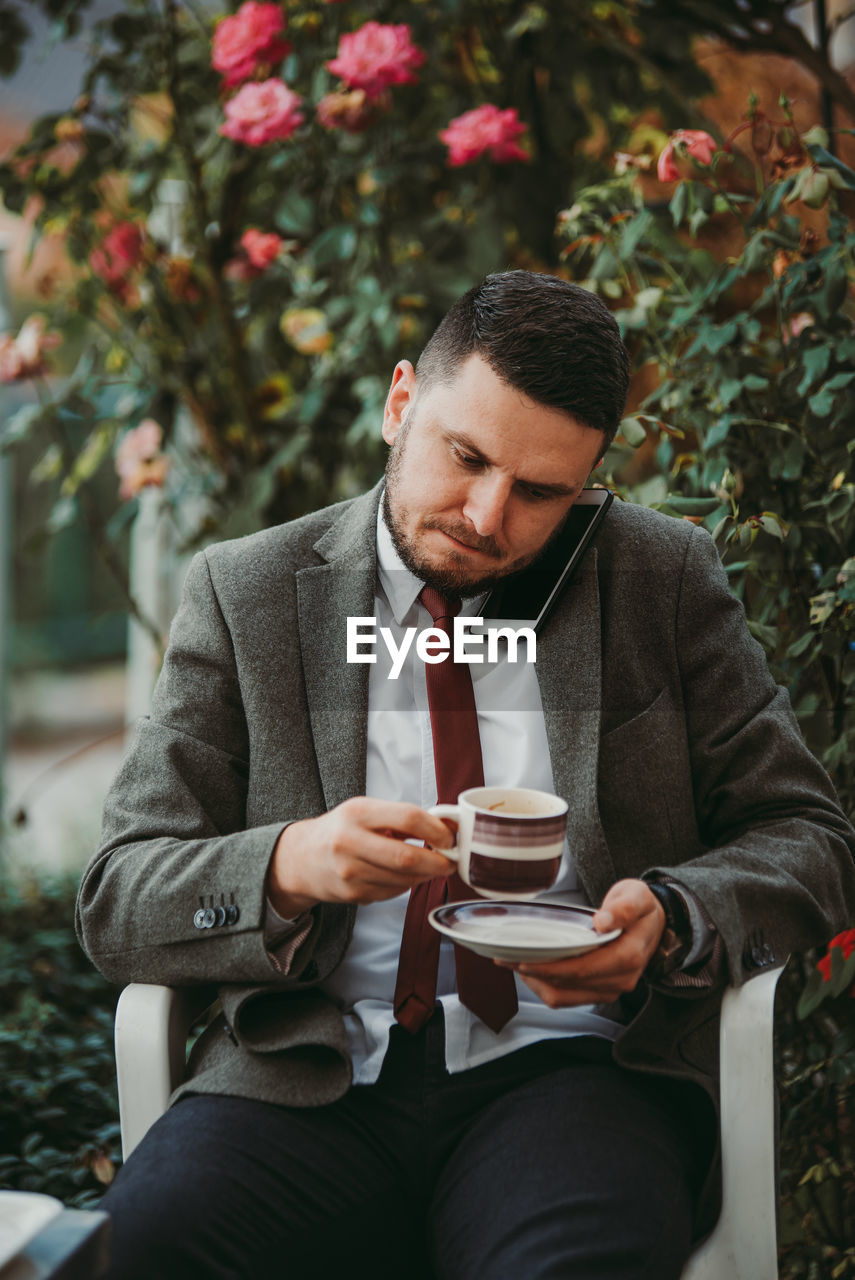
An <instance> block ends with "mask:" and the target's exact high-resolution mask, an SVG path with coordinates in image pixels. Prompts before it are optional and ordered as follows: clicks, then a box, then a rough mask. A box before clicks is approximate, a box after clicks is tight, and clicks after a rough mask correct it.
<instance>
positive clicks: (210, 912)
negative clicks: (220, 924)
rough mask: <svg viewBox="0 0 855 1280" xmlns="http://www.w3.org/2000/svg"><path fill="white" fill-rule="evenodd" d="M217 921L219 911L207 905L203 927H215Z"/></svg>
mask: <svg viewBox="0 0 855 1280" xmlns="http://www.w3.org/2000/svg"><path fill="white" fill-rule="evenodd" d="M216 922H217V913H216V911H215V910H214V908H213V907H206V908H205V911H204V914H203V924H202V928H203V929H213V927H214V925H215V924H216Z"/></svg>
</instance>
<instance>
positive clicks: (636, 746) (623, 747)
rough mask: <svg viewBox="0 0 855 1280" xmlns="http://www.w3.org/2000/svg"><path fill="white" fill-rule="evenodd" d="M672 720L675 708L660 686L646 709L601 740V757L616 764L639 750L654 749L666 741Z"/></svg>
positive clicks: (665, 690) (606, 734)
mask: <svg viewBox="0 0 855 1280" xmlns="http://www.w3.org/2000/svg"><path fill="white" fill-rule="evenodd" d="M672 723H673V709H672V706H671V703H670V700H669V697H668V690H667V689H660V691H659V693H658V694H657V695H656V697H655V698H654V699H653V701H652V702H651V703H649V704H648V705H647V706H646V707H645V708H644V710H643V711H639V712H638V714H637V715H634V716H633V717H632V719H630V720H625V721H624V722H623V724H619V725H616V726H615V728H614V729H610V730H609V731H608V733H605V734H603V737H602V739H601V740H600V758H601V760H608V762H609V763H610V764H617V763H618V762H619V761H621V760H625V759H627V758H628V757H629V756H632V755H635V754H637V753H638V752H639V751H642V750H643V751H649V750H651V749H652V748H654V747H656V746H657V745H659V744H660V743H662V742H663V741H665V740H667V738H668V736H669V728H670V727H671V726H672Z"/></svg>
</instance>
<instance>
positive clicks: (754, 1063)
mask: <svg viewBox="0 0 855 1280" xmlns="http://www.w3.org/2000/svg"><path fill="white" fill-rule="evenodd" d="M783 972H784V970H783V968H778V969H770V970H769V971H768V972H767V973H763V974H760V975H759V976H757V977H755V978H752V979H751V980H750V982H746V983H745V984H744V985H743V986H741V987H729V988H728V989H727V991H726V992H725V994H724V999H723V1001H722V1007H721V1030H720V1039H719V1063H720V1070H721V1164H722V1208H721V1217H720V1218H719V1221H718V1224H717V1225H716V1228H715V1230H714V1231H713V1233H712V1235H711V1236H709V1238H708V1239H707V1240H706V1241H704V1243H703V1244H702V1245H701V1246H700V1247H699V1248H698V1249H697V1250H696V1251H695V1253H694V1254H693V1255H692V1259H691V1262H690V1263H689V1265H688V1267H687V1268H686V1269H685V1271H684V1272H683V1277H682V1280H720V1278H721V1277H722V1276H724V1275H726V1276H727V1277H728V1280H777V1277H778V1233H777V1204H778V1179H777V1153H776V1144H775V1136H776V1107H777V1104H776V1100H775V1072H774V1036H773V1030H774V1008H775V988H776V986H777V984H778V979H779V978H780V976H781V974H782V973H783Z"/></svg>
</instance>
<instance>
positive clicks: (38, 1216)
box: [0, 1191, 63, 1268]
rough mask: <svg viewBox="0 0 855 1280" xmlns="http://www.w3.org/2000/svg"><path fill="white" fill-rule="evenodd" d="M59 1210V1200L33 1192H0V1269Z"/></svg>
mask: <svg viewBox="0 0 855 1280" xmlns="http://www.w3.org/2000/svg"><path fill="white" fill-rule="evenodd" d="M62 1209H63V1205H62V1202H61V1201H59V1200H55V1199H54V1197H53V1196H44V1195H41V1194H40V1193H39V1192H36V1191H0V1267H3V1268H5V1266H6V1263H7V1262H11V1261H12V1259H13V1258H15V1257H17V1255H18V1254H19V1253H21V1251H22V1250H23V1248H24V1246H25V1245H28V1244H29V1243H30V1241H31V1240H32V1239H33V1237H34V1236H37V1235H38V1234H39V1232H40V1231H41V1229H42V1227H46V1226H47V1224H48V1223H49V1222H50V1220H51V1218H55V1217H56V1215H57V1214H58V1213H62Z"/></svg>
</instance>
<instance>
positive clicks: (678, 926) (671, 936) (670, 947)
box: [645, 880, 692, 978]
mask: <svg viewBox="0 0 855 1280" xmlns="http://www.w3.org/2000/svg"><path fill="white" fill-rule="evenodd" d="M645 884H646V885H647V887H648V889H649V890H650V892H651V893H652V894H654V895H655V897H656V898H657V899H658V900H659V902H660V904H661V906H662V910H663V911H664V912H665V930H664V932H663V934H662V937H661V939H660V942H659V946H658V947H657V949H656V951H655V952H654V953H653V956H652V958H651V960H650V963H649V964H648V966H647V969H648V972H649V974H650V976H651V977H652V978H664V977H667V975H668V974H669V973H673V972H674V970H675V969H679V967H680V965H681V964H682V963H683V961H684V960H685V958H686V956H687V955H688V954H689V951H690V950H691V946H692V922H691V920H690V919H689V912H688V909H687V907H686V904H685V902H684V901H683V899H682V897H681V896H680V894H679V893H678V892H677V890H676V889H672V888H671V886H670V885H667V884H662V883H660V881H658V880H645Z"/></svg>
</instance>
